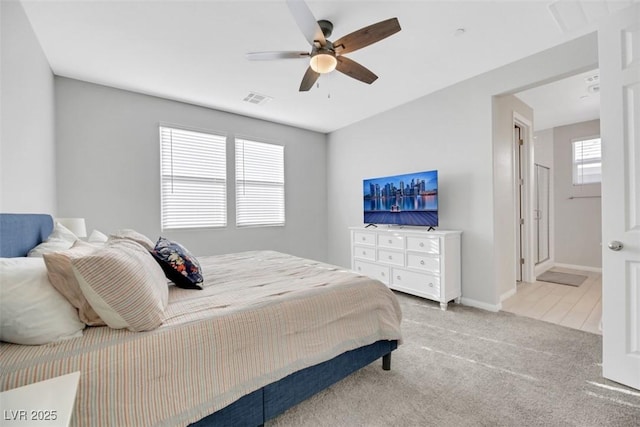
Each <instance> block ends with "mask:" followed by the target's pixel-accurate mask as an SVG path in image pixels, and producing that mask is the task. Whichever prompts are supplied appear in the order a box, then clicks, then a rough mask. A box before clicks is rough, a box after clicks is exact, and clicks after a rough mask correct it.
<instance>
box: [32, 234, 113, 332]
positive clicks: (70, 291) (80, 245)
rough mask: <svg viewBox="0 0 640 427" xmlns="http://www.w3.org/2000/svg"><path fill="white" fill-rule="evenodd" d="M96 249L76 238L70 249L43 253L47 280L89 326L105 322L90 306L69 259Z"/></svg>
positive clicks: (90, 252) (100, 324)
mask: <svg viewBox="0 0 640 427" xmlns="http://www.w3.org/2000/svg"><path fill="white" fill-rule="evenodd" d="M96 249H97V248H96V247H95V246H93V245H91V244H89V243H87V242H83V241H82V240H76V242H75V243H74V244H73V246H72V247H71V249H67V250H66V251H57V252H51V253H47V254H44V255H43V258H44V263H45V265H46V266H47V276H48V277H49V282H51V285H52V286H53V287H54V288H56V290H57V291H58V292H60V293H61V294H62V296H64V297H65V298H66V299H67V301H69V302H70V303H71V305H73V306H74V307H75V308H77V309H78V316H80V320H82V321H83V322H84V323H86V324H87V325H89V326H102V325H104V324H105V323H104V321H103V320H102V319H101V318H100V316H98V314H97V313H96V312H95V310H94V309H93V307H91V304H89V301H87V299H86V298H85V296H84V294H83V293H82V290H80V284H79V283H78V280H77V279H76V276H75V274H74V273H73V268H72V267H71V260H72V259H73V258H74V257H82V256H86V255H90V254H92V253H93V252H94V251H96Z"/></svg>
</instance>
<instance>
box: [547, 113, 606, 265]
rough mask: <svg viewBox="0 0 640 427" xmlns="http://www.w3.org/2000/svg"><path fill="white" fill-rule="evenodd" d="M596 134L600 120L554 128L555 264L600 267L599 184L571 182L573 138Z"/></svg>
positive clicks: (600, 217) (597, 133)
mask: <svg viewBox="0 0 640 427" xmlns="http://www.w3.org/2000/svg"><path fill="white" fill-rule="evenodd" d="M599 135H600V120H591V121H588V122H582V123H575V124H573V125H567V126H560V127H557V128H554V129H553V140H554V160H553V162H554V165H555V174H554V206H555V208H554V222H555V231H554V240H555V263H556V265H557V264H564V265H570V266H579V267H586V268H588V269H596V270H597V269H600V268H602V246H601V241H602V213H601V208H602V203H601V201H602V199H601V198H600V196H601V191H600V184H588V185H573V178H572V163H571V162H572V153H571V142H572V140H574V139H576V138H588V137H592V136H599ZM570 197H574V198H573V199H570Z"/></svg>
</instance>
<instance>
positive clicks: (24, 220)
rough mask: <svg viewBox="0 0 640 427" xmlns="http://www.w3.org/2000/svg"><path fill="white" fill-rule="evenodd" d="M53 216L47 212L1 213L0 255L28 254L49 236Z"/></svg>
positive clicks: (3, 256)
mask: <svg viewBox="0 0 640 427" xmlns="http://www.w3.org/2000/svg"><path fill="white" fill-rule="evenodd" d="M51 231H53V218H51V216H50V215H46V214H6V213H3V214H0V257H2V258H14V257H22V256H27V253H28V252H29V250H31V249H32V248H34V247H36V246H37V245H39V244H40V243H42V242H43V241H44V240H46V239H47V237H49V235H50V234H51Z"/></svg>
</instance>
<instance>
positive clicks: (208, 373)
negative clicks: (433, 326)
mask: <svg viewBox="0 0 640 427" xmlns="http://www.w3.org/2000/svg"><path fill="white" fill-rule="evenodd" d="M199 260H200V263H201V265H202V268H203V271H204V276H205V283H204V289H203V290H186V289H180V288H177V287H174V286H171V287H170V292H169V306H168V308H167V310H166V312H165V317H166V318H165V321H164V323H163V325H162V326H161V327H160V328H158V329H156V330H154V331H149V332H142V333H141V332H130V331H127V330H114V329H110V328H108V327H93V328H87V329H85V332H84V336H83V337H82V338H76V339H71V340H67V341H62V342H57V343H52V344H48V345H44V346H20V345H13V344H5V343H3V344H2V346H1V348H0V357H1V359H2V365H3V366H2V374H1V377H0V389H1V390H7V389H11V388H14V387H19V386H22V385H26V384H29V383H33V382H36V381H41V380H45V379H49V378H52V377H55V376H59V375H63V374H67V373H70V372H74V371H80V372H81V377H80V383H79V387H78V393H77V399H76V406H75V410H74V415H73V418H72V425H80V426H89V425H96V426H97V425H131V426H134V425H141V426H142V425H144V426H149V425H185V424H188V423H190V422H194V421H197V420H199V419H201V418H202V417H204V416H206V415H208V414H210V413H213V412H215V411H217V410H219V409H221V408H223V407H225V406H227V405H228V404H230V403H232V402H234V401H235V400H237V399H239V398H240V397H242V396H244V395H247V394H249V393H251V392H252V391H255V390H257V389H259V388H261V387H263V386H265V385H267V384H270V383H272V382H274V381H277V380H279V379H281V378H284V377H285V376H287V375H289V374H291V373H293V372H296V371H298V370H300V369H303V368H306V367H309V366H313V365H316V364H318V363H320V362H323V361H326V360H329V359H331V358H333V357H335V356H337V355H339V354H342V353H344V352H345V351H349V350H353V349H355V348H358V347H362V346H365V345H368V344H371V343H373V342H376V341H378V340H401V331H400V321H401V311H400V307H399V305H398V302H397V300H396V298H395V296H394V295H393V294H392V293H391V291H389V289H387V287H386V286H384V285H383V284H382V283H380V282H378V281H375V280H371V279H369V278H367V277H364V276H360V275H357V274H355V273H353V272H350V271H347V270H343V269H341V268H338V267H336V266H332V265H329V264H324V263H321V262H317V261H312V260H308V259H304V258H298V257H295V256H291V255H287V254H282V253H278V252H273V251H254V252H244V253H238V254H228V255H221V256H211V257H199Z"/></svg>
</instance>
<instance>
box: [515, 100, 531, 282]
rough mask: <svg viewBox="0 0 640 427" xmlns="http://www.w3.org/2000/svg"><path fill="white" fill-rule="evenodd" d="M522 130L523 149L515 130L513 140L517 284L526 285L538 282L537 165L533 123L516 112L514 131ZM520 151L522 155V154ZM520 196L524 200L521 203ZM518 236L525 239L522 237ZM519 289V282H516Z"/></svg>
mask: <svg viewBox="0 0 640 427" xmlns="http://www.w3.org/2000/svg"><path fill="white" fill-rule="evenodd" d="M516 126H517V127H519V128H520V129H521V138H522V146H521V147H519V146H518V144H517V142H516V141H515V131H514V132H513V135H514V140H513V141H512V145H511V146H512V147H513V148H512V150H513V152H512V156H513V162H512V164H513V200H514V204H515V206H514V221H513V223H514V236H515V237H516V238H515V239H514V248H513V250H514V253H515V254H516V256H515V261H516V265H515V267H516V269H515V273H516V276H515V278H514V279H515V282H518V281H519V280H518V279H521V280H522V281H524V282H533V281H535V274H534V269H535V262H534V259H533V251H534V244H533V239H534V233H533V232H534V219H533V206H534V199H533V197H534V195H535V194H534V176H533V174H534V172H535V169H534V166H533V160H534V158H533V143H532V141H533V123H531V121H530V120H528V119H527V118H526V117H524V116H523V115H521V114H519V113H518V112H517V111H514V112H513V128H514V130H515V127H516ZM518 148H520V153H519V152H518ZM520 176H522V180H523V185H521V186H520V185H519V179H520V178H519V177H520ZM520 197H522V200H521V201H520ZM520 206H522V208H521V209H522V219H523V220H524V222H523V224H522V233H520V215H519V214H520ZM518 236H521V237H520V238H519V237H518ZM520 258H524V263H522V264H521V265H520V272H521V273H520V274H518V264H517V263H519V262H520ZM514 286H515V283H514Z"/></svg>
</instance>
